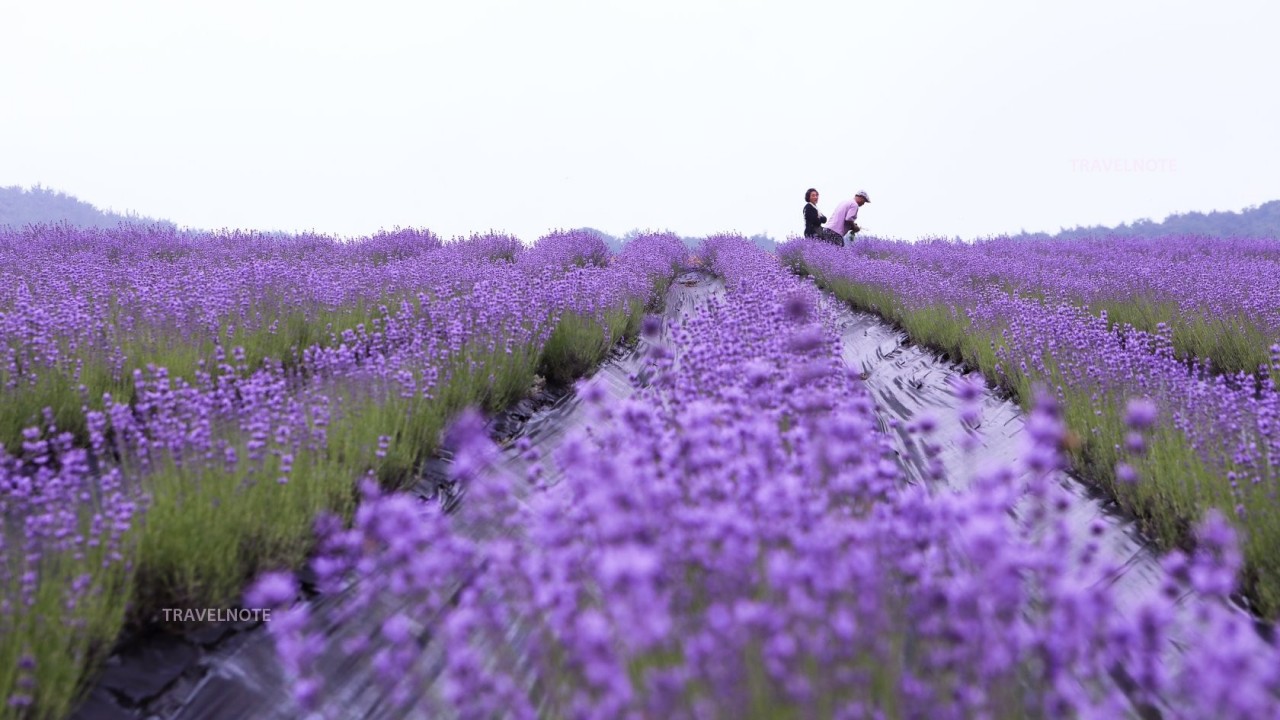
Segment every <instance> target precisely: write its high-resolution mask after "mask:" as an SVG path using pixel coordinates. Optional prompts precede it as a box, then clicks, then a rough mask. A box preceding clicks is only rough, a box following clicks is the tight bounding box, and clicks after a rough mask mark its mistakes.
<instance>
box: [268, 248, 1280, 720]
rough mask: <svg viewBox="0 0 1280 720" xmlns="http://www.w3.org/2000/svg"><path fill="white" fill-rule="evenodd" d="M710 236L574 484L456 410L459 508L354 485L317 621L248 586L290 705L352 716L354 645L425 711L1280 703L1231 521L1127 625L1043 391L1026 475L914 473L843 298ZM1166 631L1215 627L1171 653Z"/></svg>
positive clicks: (319, 562)
mask: <svg viewBox="0 0 1280 720" xmlns="http://www.w3.org/2000/svg"><path fill="white" fill-rule="evenodd" d="M705 252H706V256H707V257H708V259H709V260H710V261H711V262H710V266H711V267H712V268H713V269H714V270H715V271H716V272H717V273H720V274H721V275H722V276H723V277H724V279H725V281H726V285H727V291H726V294H725V296H724V297H721V298H712V300H711V302H710V303H709V304H708V305H707V306H706V307H703V308H701V309H700V310H698V311H697V312H696V313H695V314H693V315H691V316H688V317H686V318H684V319H683V320H682V321H681V322H680V323H679V324H678V326H676V327H672V328H668V332H667V333H666V338H667V342H666V344H664V342H663V341H662V340H661V339H660V338H661V335H660V334H659V332H658V329H659V326H660V323H659V322H657V321H656V319H655V318H651V319H649V320H646V325H645V333H646V336H647V337H648V338H649V339H650V341H651V343H652V349H651V351H650V355H649V363H650V368H649V370H648V371H646V372H644V373H641V374H640V377H641V378H647V381H646V382H647V384H645V386H644V387H643V388H641V389H640V390H639V391H638V392H637V393H636V394H635V395H634V396H633V397H632V398H631V399H628V400H626V401H623V402H621V403H618V402H616V401H614V402H605V401H604V400H603V399H602V395H600V394H598V395H591V396H589V397H587V399H586V401H587V403H588V404H589V407H590V410H589V412H590V413H591V414H592V415H593V420H594V422H592V423H591V424H590V428H589V429H587V430H583V431H581V432H580V433H579V434H578V435H577V436H576V437H573V438H571V439H569V440H568V441H567V442H566V444H565V445H564V446H563V448H562V450H561V451H560V453H559V454H558V455H557V457H556V458H555V461H556V462H557V463H558V464H559V466H560V468H561V469H562V470H563V471H564V474H563V477H564V479H563V481H562V482H560V483H559V484H557V485H554V486H550V487H548V486H546V485H545V484H544V482H543V479H542V478H543V477H544V476H543V474H542V473H538V472H533V473H531V474H530V475H529V477H527V478H525V477H507V476H504V474H503V473H504V472H505V471H503V470H501V468H503V467H508V466H506V465H503V464H499V463H495V462H494V459H495V455H496V448H494V447H493V446H492V444H491V443H490V442H489V441H488V439H487V438H486V437H485V436H484V433H483V430H482V426H481V424H480V422H479V420H478V418H477V417H475V416H468V417H466V418H465V419H463V420H461V421H459V422H458V423H457V424H456V425H455V426H454V427H453V429H452V433H453V435H454V438H455V441H456V442H457V444H458V447H459V451H458V453H457V455H456V460H457V462H456V465H455V471H456V474H457V477H458V480H459V482H462V483H464V484H465V486H466V488H467V493H468V495H467V497H468V503H467V506H466V511H465V515H466V516H467V522H466V523H463V522H461V520H460V518H459V516H456V515H455V516H449V515H445V514H443V513H442V512H440V510H439V509H438V508H435V507H431V506H426V505H422V504H420V503H417V502H415V501H414V500H413V499H412V498H411V497H408V496H404V495H396V494H390V495H383V494H381V493H379V492H378V491H377V489H376V484H373V483H369V484H368V485H367V487H366V493H365V497H364V500H363V505H362V506H361V508H360V509H359V510H358V512H357V513H356V521H355V524H354V525H353V526H352V527H350V528H349V529H347V528H344V527H343V525H342V523H340V522H338V521H337V520H333V521H329V522H326V523H322V524H321V527H322V531H321V534H322V538H321V542H320V547H321V548H322V553H321V555H320V556H319V557H318V558H317V559H316V560H315V562H314V565H313V567H314V570H315V572H316V574H318V575H319V576H320V577H321V578H322V585H324V586H325V587H326V589H327V590H330V591H336V590H337V589H338V588H340V587H345V585H346V582H347V581H348V580H350V579H351V578H352V577H355V578H358V580H359V583H358V584H357V585H356V589H355V591H354V592H353V593H351V594H350V595H347V596H343V599H342V600H341V602H340V603H338V604H337V605H336V606H335V607H336V610H334V611H333V614H332V615H329V614H325V615H323V616H320V615H317V614H312V613H313V611H311V610H309V609H308V606H303V605H294V599H295V597H296V594H297V586H296V582H295V581H294V579H293V578H291V577H289V576H287V575H282V574H270V575H267V576H264V577H263V578H262V579H261V580H260V581H259V582H258V583H257V584H256V585H255V587H254V588H253V589H252V591H251V593H250V600H249V602H251V603H253V604H261V605H267V606H273V607H276V608H278V614H277V615H276V616H275V618H276V619H275V620H274V621H273V623H272V624H271V626H270V632H271V633H272V634H273V635H274V636H275V637H276V641H277V648H278V650H279V655H280V659H281V662H282V664H283V665H284V666H285V668H286V669H287V670H288V671H289V672H290V674H291V676H292V678H293V680H294V683H295V686H294V690H295V697H296V699H297V701H298V702H299V703H300V704H301V706H302V707H303V709H305V710H309V711H312V712H315V713H318V714H319V715H320V716H328V717H337V716H341V715H342V712H343V710H342V708H343V702H344V701H343V699H342V698H341V697H337V696H330V695H329V694H328V689H327V688H326V687H325V685H324V681H323V673H322V670H321V668H322V667H324V666H325V665H326V664H332V663H334V656H335V655H346V656H347V662H348V663H349V662H350V661H352V660H355V661H357V662H367V663H370V664H371V665H372V667H373V668H374V669H375V670H376V672H377V674H378V675H379V677H380V678H381V681H382V682H383V683H384V684H385V690H386V692H387V694H388V697H390V698H391V699H392V701H393V702H395V703H396V704H397V705H398V706H399V707H400V709H399V710H398V711H394V712H393V714H405V715H408V714H410V713H409V707H410V706H411V707H412V708H413V710H415V711H416V712H414V713H413V714H414V715H415V716H417V715H419V714H422V715H427V716H431V715H436V714H439V715H445V716H456V717H460V718H486V717H496V716H509V717H581V718H597V717H598V718H616V717H676V718H681V717H817V718H821V717H836V718H860V717H939V718H949V717H1064V716H1076V715H1080V716H1087V717H1120V716H1123V715H1126V714H1129V713H1131V712H1133V711H1134V708H1135V707H1147V708H1151V707H1159V708H1162V709H1164V710H1165V711H1168V712H1172V713H1173V714H1177V715H1179V716H1187V717H1210V716H1212V717H1242V718H1243V717H1268V716H1273V715H1274V714H1275V713H1276V712H1277V711H1278V710H1280V695H1278V694H1277V693H1280V664H1278V663H1277V660H1280V654H1278V652H1277V651H1278V648H1277V647H1276V646H1274V645H1272V644H1270V643H1268V642H1266V641H1264V640H1262V639H1260V638H1259V637H1258V636H1257V635H1256V634H1254V633H1253V631H1252V629H1251V627H1250V623H1249V621H1248V619H1247V618H1246V617H1244V616H1243V615H1242V614H1239V613H1236V612H1233V611H1232V610H1231V609H1230V608H1229V605H1228V603H1227V602H1226V599H1225V595H1226V593H1228V592H1230V590H1231V588H1232V586H1233V581H1234V576H1235V572H1236V570H1237V566H1238V563H1239V556H1238V551H1237V549H1236V546H1235V538H1234V535H1233V532H1232V529H1231V527H1230V525H1229V523H1227V522H1225V521H1224V520H1223V519H1222V518H1221V516H1218V515H1214V516H1211V517H1210V518H1209V519H1208V520H1207V521H1206V523H1205V525H1204V526H1203V527H1202V528H1201V534H1200V541H1201V542H1200V548H1199V551H1198V552H1197V553H1196V554H1194V555H1193V556H1186V555H1183V554H1181V553H1174V554H1171V555H1170V556H1168V557H1167V558H1166V559H1165V560H1164V563H1165V565H1166V567H1167V569H1168V570H1169V571H1170V579H1171V580H1170V582H1172V583H1178V582H1183V581H1185V582H1187V583H1188V584H1190V585H1191V586H1193V587H1194V590H1195V592H1196V593H1197V594H1199V595H1200V597H1201V599H1204V600H1206V602H1202V603H1198V604H1197V605H1196V607H1197V610H1196V612H1195V613H1194V614H1193V615H1192V616H1186V615H1185V614H1180V613H1178V612H1177V611H1176V610H1175V604H1176V602H1177V596H1178V594H1179V592H1180V590H1179V588H1178V587H1176V586H1174V585H1171V586H1169V587H1166V588H1153V589H1152V590H1151V591H1150V592H1149V594H1148V595H1146V596H1144V597H1140V598H1127V599H1125V604H1126V605H1127V604H1129V603H1130V602H1132V605H1131V607H1134V608H1136V609H1135V610H1134V611H1133V612H1131V613H1120V612H1117V611H1116V609H1117V606H1118V604H1119V601H1120V599H1119V598H1117V597H1115V596H1114V595H1113V593H1114V592H1115V591H1114V586H1113V585H1112V584H1111V583H1108V582H1105V581H1101V580H1102V579H1103V578H1106V577H1107V576H1108V575H1109V574H1111V573H1113V572H1115V571H1116V570H1117V568H1114V567H1103V566H1102V565H1103V563H1101V562H1100V561H1098V560H1097V548H1096V547H1094V546H1093V545H1094V544H1093V543H1087V544H1084V545H1083V546H1081V545H1080V544H1079V543H1076V542H1075V541H1074V540H1073V538H1072V537H1071V532H1070V529H1069V527H1068V523H1067V522H1065V519H1064V517H1062V514H1061V513H1062V512H1063V511H1062V510H1061V508H1062V507H1066V506H1067V505H1068V503H1061V504H1060V503H1058V502H1056V501H1055V499H1056V498H1057V493H1061V492H1063V491H1062V489H1061V488H1060V487H1059V486H1057V485H1056V484H1055V483H1054V482H1052V481H1051V480H1050V477H1051V475H1052V471H1053V470H1054V469H1055V468H1057V467H1060V466H1061V465H1062V464H1063V463H1064V462H1065V460H1064V458H1063V457H1062V455H1061V452H1060V447H1061V445H1062V444H1063V443H1064V442H1065V438H1066V437H1067V433H1068V431H1067V429H1066V428H1065V426H1064V425H1063V423H1062V420H1061V418H1060V416H1059V415H1058V413H1057V404H1056V403H1055V402H1054V401H1053V398H1052V397H1051V396H1046V397H1045V398H1044V401H1043V402H1042V403H1041V404H1039V405H1038V406H1037V408H1036V410H1035V415H1034V417H1033V418H1032V420H1031V422H1030V424H1029V426H1028V427H1029V428H1030V429H1031V430H1032V432H1030V433H1029V434H1028V439H1027V447H1026V454H1025V460H1024V461H1022V464H1021V465H1020V466H1019V467H992V468H986V469H984V470H983V471H981V472H980V474H978V475H977V476H976V477H975V478H974V479H973V480H974V483H973V487H974V491H973V492H965V493H953V492H949V491H945V490H939V489H938V488H930V487H926V486H920V485H911V484H908V483H906V482H904V479H903V477H902V476H901V474H900V470H899V467H898V465H897V464H896V463H895V462H894V459H893V452H892V450H891V448H890V446H889V445H888V443H887V440H886V439H885V437H884V436H883V435H882V434H881V433H879V432H878V431H877V421H876V416H875V410H874V404H873V402H872V400H871V398H870V396H869V394H868V393H867V391H866V389H865V387H864V386H863V385H862V384H861V382H860V381H859V380H858V379H857V377H856V374H855V373H853V372H852V371H850V370H849V369H847V368H845V367H844V365H843V363H842V361H841V358H840V352H839V341H838V337H837V335H836V333H835V332H834V328H833V320H834V317H835V308H834V307H833V306H832V305H830V304H829V301H827V300H826V299H825V298H824V297H823V295H822V294H821V293H820V292H819V291H818V290H817V289H816V288H815V287H814V285H813V284H812V283H810V282H806V281H804V280H801V279H798V278H796V277H794V276H792V275H791V274H790V273H788V272H787V271H786V270H785V269H784V268H783V267H782V265H781V264H780V263H779V262H778V260H777V258H776V257H774V256H773V255H770V254H767V253H764V252H762V251H760V250H758V249H757V248H755V247H754V246H753V245H752V244H751V243H749V242H748V241H746V240H744V239H743V238H740V237H716V238H711V239H709V240H708V241H707V244H706V247H705ZM970 397H975V398H976V393H973V394H971V395H970ZM973 412H977V409H976V405H975V407H974V409H973ZM1142 425H1143V423H1142V418H1137V419H1136V420H1135V428H1140V427H1141V426H1142ZM915 431H916V432H928V429H927V428H917V429H916V430H915ZM524 452H525V453H526V455H531V454H532V453H533V450H532V449H530V448H526V449H525V450H524ZM530 459H535V458H532V457H531V458H530ZM532 467H538V465H537V464H536V463H534V464H533V465H532ZM1027 471H1029V472H1027ZM525 487H531V488H532V492H528V491H526V490H525V489H524V488H525ZM517 498H520V499H519V500H518V499H517ZM1027 502H1032V503H1035V504H1036V505H1037V506H1038V507H1039V508H1040V511H1039V517H1040V521H1039V522H1038V523H1033V524H1031V525H1027V526H1023V527H1019V526H1017V525H1015V524H1014V523H1012V522H1011V521H1010V519H1009V518H1010V514H1011V513H1010V511H1011V510H1012V508H1013V506H1014V505H1015V504H1020V503H1027ZM477 525H480V526H484V527H488V528H492V529H490V530H488V531H486V532H483V533H476V532H473V531H471V530H470V529H469V528H474V527H476V526H477ZM380 612H381V613H383V614H382V615H381V618H380V622H381V627H380V632H379V633H377V634H376V636H373V637H368V636H359V637H349V638H346V640H345V641H343V642H338V641H330V642H326V637H327V635H326V633H327V632H328V628H331V627H332V626H333V623H334V622H335V621H339V622H340V621H341V618H343V617H348V616H351V615H357V614H358V615H360V616H361V617H365V618H368V617H370V616H371V615H373V614H376V613H380ZM423 623H427V625H426V626H425V627H424V625H423ZM424 635H427V636H429V637H430V638H431V642H432V643H439V644H442V645H443V646H444V652H443V657H442V658H441V657H440V655H433V654H430V653H428V654H425V655H424V654H423V653H422V646H421V643H422V638H423V636H424ZM1175 637H1181V638H1196V639H1202V640H1208V641H1206V642H1199V641H1197V642H1192V643H1191V644H1190V645H1189V646H1188V647H1187V648H1186V650H1185V653H1184V654H1182V655H1179V656H1177V657H1176V658H1174V659H1173V660H1172V661H1170V658H1169V657H1168V656H1169V655H1170V653H1169V651H1170V649H1171V643H1172V638H1175ZM513 642H514V643H518V644H519V645H520V647H518V648H513V647H512V643H513ZM437 660H438V661H439V662H442V663H443V666H442V667H441V666H440V665H439V664H437ZM1117 672H1127V673H1128V675H1129V676H1130V682H1129V683H1128V688H1127V690H1125V691H1122V690H1121V689H1120V687H1119V685H1118V684H1117V683H1116V682H1114V681H1113V678H1114V677H1116V674H1117Z"/></svg>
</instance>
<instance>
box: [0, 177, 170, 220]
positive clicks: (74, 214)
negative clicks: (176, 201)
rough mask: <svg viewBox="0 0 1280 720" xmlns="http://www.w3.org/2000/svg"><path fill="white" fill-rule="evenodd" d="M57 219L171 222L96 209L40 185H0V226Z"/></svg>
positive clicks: (134, 214)
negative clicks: (26, 186)
mask: <svg viewBox="0 0 1280 720" xmlns="http://www.w3.org/2000/svg"><path fill="white" fill-rule="evenodd" d="M60 222H66V223H70V224H72V225H79V226H82V227H100V228H113V227H116V226H117V225H119V224H120V223H122V222H126V223H147V224H160V225H169V226H172V225H173V223H171V222H169V221H167V220H156V219H154V218H149V217H143V216H141V215H138V214H137V213H126V214H124V215H121V214H119V213H114V212H108V211H104V210H99V209H98V208H96V207H94V206H93V205H90V204H89V203H87V202H84V201H83V200H78V199H76V198H74V197H72V196H71V195H68V194H66V193H64V192H60V191H58V190H51V189H49V188H46V187H42V186H40V185H36V186H34V187H32V188H31V189H29V190H28V189H23V188H21V187H18V186H16V185H15V186H12V187H3V188H0V226H5V225H9V226H12V227H22V226H24V225H34V224H37V223H60Z"/></svg>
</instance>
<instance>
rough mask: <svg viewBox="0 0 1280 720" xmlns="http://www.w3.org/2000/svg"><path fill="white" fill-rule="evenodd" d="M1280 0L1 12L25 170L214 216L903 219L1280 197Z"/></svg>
mask: <svg viewBox="0 0 1280 720" xmlns="http://www.w3.org/2000/svg"><path fill="white" fill-rule="evenodd" d="M1277 32H1280V3H1272V2H1268V1H1264V0H1255V1H1253V2H1242V1H1238V0H1225V1H1220V2H1214V3H1205V2H1200V3H1192V2H1183V1H1180V0H1163V1H1159V2H1156V1H1145V0H1075V1H1073V2H1056V3H1038V2H1027V1H1026V0H1009V1H997V0H988V1H976V2H942V1H937V2H925V1H923V0H921V1H916V2H912V1H910V0H899V1H897V2H876V3H869V2H850V1H845V2H808V3H795V2H781V1H777V2H764V1H753V0H733V1H729V0H725V1H722V2H714V1H712V0H674V1H668V0H635V1H634V2H609V1H607V0H594V1H587V0H582V1H576V2H575V1H572V0H537V1H533V0H526V1H517V0H507V1H502V0H450V1H448V2H437V1H435V0H422V1H420V2H378V1H375V0H361V1H359V2H357V1H355V0H347V1H345V2H317V1H314V0H313V1H309V2H270V1H267V0H257V1H242V0H234V1H231V0H222V1H220V2H202V3H194V2H175V1H173V0H168V1H142V0H139V1H137V2H109V1H106V0H88V1H84V2H69V1H60V0H39V1H37V0H0V186H3V185H32V184H35V183H42V184H44V185H45V186H47V187H52V188H55V189H60V190H63V191H66V192H68V193H70V194H72V195H75V196H77V197H79V198H81V199H83V200H86V201H88V202H92V203H94V204H96V205H98V206H99V207H103V208H106V207H110V208H113V209H115V210H117V211H123V210H133V211H137V212H139V213H142V214H144V215H151V216H157V217H164V218H168V219H170V220H173V221H175V222H177V223H178V224H180V225H187V226H194V227H206V228H215V227H253V228H261V229H282V230H304V229H315V230H319V231H324V232H331V233H336V234H342V235H353V234H361V233H368V232H371V231H373V230H376V229H378V228H379V227H391V226H393V225H414V226H425V227H430V228H432V229H433V230H435V231H436V232H438V233H440V234H441V235H443V236H446V237H448V236H451V235H456V234H466V233H469V232H472V231H481V230H487V229H491V228H492V229H499V230H506V231H509V232H514V233H516V234H517V235H519V236H520V237H522V238H524V239H526V240H533V239H535V238H536V237H538V236H539V235H541V234H543V233H544V232H546V231H547V230H548V229H552V228H570V227H579V226H583V225H586V226H592V227H596V228H599V229H601V230H605V231H606V232H611V233H614V234H618V235H620V234H622V233H624V232H626V231H628V230H630V229H632V228H637V227H638V228H655V229H658V228H669V229H672V230H675V231H677V232H679V233H681V234H685V235H703V234H706V233H709V232H714V231H722V230H737V231H740V232H743V233H746V234H753V233H757V232H762V231H763V232H767V233H769V234H770V235H772V236H773V237H775V238H777V239H782V238H784V237H786V236H787V235H790V234H795V233H798V232H799V231H800V230H801V229H802V227H803V222H802V220H801V214H800V209H801V206H802V205H803V197H802V196H803V192H804V190H805V188H807V187H809V186H814V187H817V188H818V189H819V190H820V191H821V192H822V199H821V201H820V202H819V207H820V208H821V209H822V210H824V211H828V212H829V211H830V210H832V209H834V207H835V205H836V203H837V202H839V201H840V200H843V199H845V198H847V197H849V196H851V195H852V194H853V193H854V192H855V191H856V190H858V189H861V188H865V189H866V190H867V191H868V192H869V193H870V195H871V198H872V204H871V205H869V206H867V207H866V208H864V210H863V212H862V217H861V218H860V220H861V224H862V226H863V228H864V229H865V230H867V231H868V232H870V233H873V234H876V235H881V236H892V237H902V238H914V237H919V236H924V235H947V236H955V235H959V236H965V237H971V236H976V235H982V234H988V233H998V232H1003V231H1012V232H1016V231H1017V230H1019V229H1026V230H1028V231H1032V230H1051V231H1052V230H1056V229H1057V228H1059V227H1061V226H1074V225H1076V224H1094V223H1106V224H1112V223H1117V222H1120V221H1128V220H1133V219H1137V218H1142V217H1150V218H1153V219H1157V220H1158V219H1161V218H1163V217H1164V216H1166V215H1168V214H1169V213H1173V212H1184V211H1187V210H1213V209H1220V210H1238V209H1240V208H1242V207H1245V206H1247V205H1255V204H1259V203H1262V202H1266V201H1268V200H1273V199H1277V198H1280V92H1277V85H1280V83H1278V82H1277V72H1278V71H1280V40H1278V38H1277Z"/></svg>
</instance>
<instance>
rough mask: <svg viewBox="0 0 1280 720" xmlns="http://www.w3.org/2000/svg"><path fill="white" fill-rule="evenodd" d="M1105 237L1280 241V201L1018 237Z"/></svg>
mask: <svg viewBox="0 0 1280 720" xmlns="http://www.w3.org/2000/svg"><path fill="white" fill-rule="evenodd" d="M1105 235H1137V236H1140V237H1158V236H1161V235H1207V236H1211V237H1255V238H1280V200H1272V201H1270V202H1266V203H1263V204H1261V205H1253V206H1250V207H1247V208H1245V209H1243V210H1241V211H1240V212H1230V211H1228V212H1222V211H1217V210H1214V211H1211V212H1209V213H1202V212H1195V211H1192V212H1186V213H1178V214H1174V215H1170V216H1169V217H1167V218H1165V219H1164V220H1161V221H1160V222H1155V221H1153V220H1151V219H1148V218H1144V219H1141V220H1136V221H1134V222H1132V223H1121V224H1119V225H1117V226H1115V227H1113V228H1112V227H1106V226H1104V225H1092V226H1088V227H1085V226H1076V227H1074V228H1071V229H1069V230H1068V229H1066V228H1063V229H1062V230H1059V231H1058V232H1057V233H1053V234H1050V233H1025V232H1024V233H1021V234H1020V235H1019V237H1028V238H1036V237H1042V238H1047V237H1056V238H1080V237H1090V236H1095V237H1096V236H1105Z"/></svg>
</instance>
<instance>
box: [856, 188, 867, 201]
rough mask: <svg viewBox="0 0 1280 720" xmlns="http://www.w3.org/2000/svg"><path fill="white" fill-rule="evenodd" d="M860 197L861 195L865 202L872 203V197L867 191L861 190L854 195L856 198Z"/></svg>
mask: <svg viewBox="0 0 1280 720" xmlns="http://www.w3.org/2000/svg"><path fill="white" fill-rule="evenodd" d="M858 195H861V196H862V199H863V200H866V201H867V202H871V196H870V195H868V194H867V191H866V190H859V191H858V192H857V194H855V195H854V197H858Z"/></svg>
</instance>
